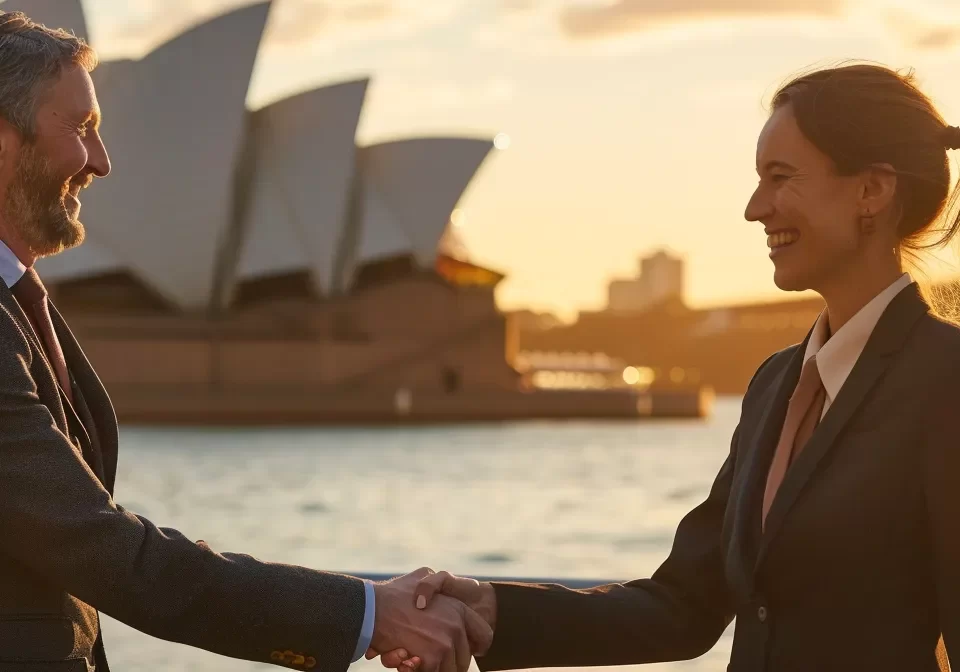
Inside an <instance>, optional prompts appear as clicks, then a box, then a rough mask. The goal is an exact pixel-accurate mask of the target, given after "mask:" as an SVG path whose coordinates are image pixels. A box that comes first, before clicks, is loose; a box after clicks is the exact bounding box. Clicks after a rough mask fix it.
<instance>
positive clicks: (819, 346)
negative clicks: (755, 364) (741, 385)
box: [803, 273, 913, 418]
mask: <svg viewBox="0 0 960 672" xmlns="http://www.w3.org/2000/svg"><path fill="white" fill-rule="evenodd" d="M911 282H913V280H912V279H911V278H910V275H909V274H908V273H904V274H903V275H901V276H900V277H899V278H897V280H896V281H895V282H894V283H893V284H891V285H890V286H889V287H887V288H886V289H885V290H883V291H882V292H880V293H879V294H877V295H876V296H875V297H873V299H871V300H870V303H868V304H867V305H865V306H864V307H863V308H861V309H860V310H859V311H857V314H856V315H854V316H853V317H851V318H850V320H849V321H848V322H847V323H846V324H844V325H843V326H842V327H840V328H839V329H838V330H837V333H835V334H833V336H830V335H829V330H830V325H829V323H828V322H827V311H826V309H824V310H823V312H821V313H820V317H818V318H817V322H816V324H814V326H813V333H811V334H810V340H809V341H807V349H806V350H805V351H804V353H803V362H804V363H806V362H807V360H808V359H810V358H811V357H813V356H814V355H816V356H817V371H819V372H820V380H822V381H823V389H824V390H825V391H826V393H827V394H826V399H825V400H824V402H823V413H826V412H827V409H828V408H830V404H832V403H833V400H834V399H836V398H837V394H839V392H840V388H841V387H843V384H844V383H845V382H846V380H847V377H848V376H849V375H850V372H851V371H853V367H854V365H855V364H856V363H857V360H858V359H859V358H860V353H862V352H863V348H864V346H866V344H867V340H868V339H869V338H870V334H872V333H873V330H874V328H875V327H876V326H877V322H879V321H880V316H881V315H883V311H884V310H886V309H887V306H889V305H890V302H891V301H893V299H894V297H895V296H896V295H897V294H899V293H900V292H901V291H903V289H904V288H905V287H907V286H908V285H909V284H910V283H911ZM820 417H821V418H822V417H823V414H821V415H820Z"/></svg>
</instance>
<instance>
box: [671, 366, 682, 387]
mask: <svg viewBox="0 0 960 672" xmlns="http://www.w3.org/2000/svg"><path fill="white" fill-rule="evenodd" d="M684 375H685V374H684V370H683V369H681V368H680V367H679V366H675V367H673V368H672V369H670V380H672V381H673V382H675V383H682V382H683V377H684Z"/></svg>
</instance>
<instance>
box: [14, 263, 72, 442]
mask: <svg viewBox="0 0 960 672" xmlns="http://www.w3.org/2000/svg"><path fill="white" fill-rule="evenodd" d="M0 297H2V302H3V304H4V305H6V307H7V308H8V309H9V310H10V312H11V313H12V314H13V316H14V317H15V318H16V319H17V321H19V322H20V327H21V328H22V329H23V331H24V333H26V334H27V338H28V339H29V340H30V341H31V342H32V343H33V347H34V349H35V350H37V352H39V353H40V357H42V358H43V362H44V363H45V364H46V365H47V370H48V371H49V372H50V377H51V378H52V379H53V382H54V384H55V385H56V386H57V391H58V392H59V393H60V408H59V409H56V408H51V409H50V410H51V412H52V413H54V414H55V413H56V411H58V410H59V411H60V414H59V415H60V417H59V418H56V419H57V420H59V421H60V426H61V429H63V430H64V431H68V430H69V427H70V421H71V420H75V421H76V422H78V423H79V424H81V425H82V424H83V423H80V418H79V416H78V415H77V412H76V410H75V409H74V408H73V404H71V403H70V399H69V398H68V397H67V394H66V392H65V391H64V389H63V387H62V386H61V385H60V377H59V376H57V373H56V371H55V370H54V368H53V365H52V364H51V363H50V359H49V358H48V357H47V350H46V348H45V347H44V346H43V344H42V343H41V342H40V336H39V335H37V332H36V331H34V329H33V323H32V322H30V319H29V318H28V317H27V314H26V313H25V312H23V307H22V306H21V305H20V302H19V301H17V299H16V297H15V296H14V295H13V292H12V291H11V290H10V288H9V287H7V285H6V284H5V283H3V282H2V281H0Z"/></svg>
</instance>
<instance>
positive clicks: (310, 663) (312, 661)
mask: <svg viewBox="0 0 960 672" xmlns="http://www.w3.org/2000/svg"><path fill="white" fill-rule="evenodd" d="M303 666H304V667H305V668H307V669H308V670H312V669H313V668H315V667H316V666H317V659H316V658H314V657H313V656H307V660H306V661H305V662H304V663H303Z"/></svg>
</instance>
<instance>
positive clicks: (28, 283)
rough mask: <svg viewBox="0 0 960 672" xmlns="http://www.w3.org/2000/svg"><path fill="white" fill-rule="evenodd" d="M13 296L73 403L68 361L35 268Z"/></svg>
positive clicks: (14, 291)
mask: <svg viewBox="0 0 960 672" xmlns="http://www.w3.org/2000/svg"><path fill="white" fill-rule="evenodd" d="M12 290H13V295H14V296H15V297H16V298H17V301H18V302H19V303H20V307H21V308H23V312H25V313H26V314H27V317H28V318H30V322H31V324H32V325H33V329H34V331H35V332H37V335H38V336H40V338H41V340H42V341H43V345H44V347H45V349H46V351H47V359H48V360H50V364H51V365H52V366H53V370H54V372H55V373H56V374H57V379H58V380H59V381H60V387H61V388H62V389H63V393H64V394H66V395H67V399H69V400H70V403H73V391H72V390H71V388H70V375H69V374H68V373H67V360H66V359H65V358H64V356H63V350H61V349H60V341H59V340H58V339H57V333H56V332H55V331H54V329H53V321H52V320H51V319H50V306H49V304H48V302H47V289H46V287H44V286H43V283H42V282H40V277H39V276H38V275H37V272H36V271H35V270H33V268H28V269H27V271H26V272H25V273H24V274H23V277H22V278H20V280H19V281H17V283H16V284H15V285H14V286H13V287H12Z"/></svg>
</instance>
